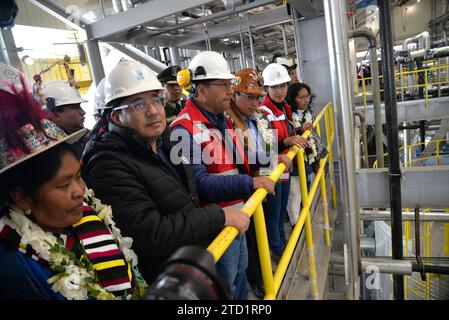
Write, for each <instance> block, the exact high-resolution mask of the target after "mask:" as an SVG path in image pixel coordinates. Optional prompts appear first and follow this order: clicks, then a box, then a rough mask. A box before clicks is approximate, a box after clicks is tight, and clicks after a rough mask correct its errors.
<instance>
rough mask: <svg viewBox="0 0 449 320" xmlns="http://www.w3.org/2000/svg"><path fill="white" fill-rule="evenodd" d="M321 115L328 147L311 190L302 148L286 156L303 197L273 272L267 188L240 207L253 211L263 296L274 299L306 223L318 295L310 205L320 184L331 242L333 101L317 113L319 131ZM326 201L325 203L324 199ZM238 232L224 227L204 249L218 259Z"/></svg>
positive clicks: (281, 169)
mask: <svg viewBox="0 0 449 320" xmlns="http://www.w3.org/2000/svg"><path fill="white" fill-rule="evenodd" d="M323 117H324V119H325V129H326V138H327V150H328V154H327V155H326V157H325V158H324V159H321V160H320V165H319V169H318V172H317V173H316V176H315V179H314V181H313V183H312V186H311V188H310V191H307V182H306V171H305V165H304V163H305V162H304V150H303V149H300V148H298V147H296V146H293V147H292V148H291V149H290V150H289V152H288V153H287V156H288V157H289V158H290V159H291V160H293V158H294V157H295V156H297V161H298V169H299V182H300V188H301V197H302V209H301V212H300V214H299V217H298V221H297V222H296V225H295V227H294V228H293V230H292V234H291V236H290V238H289V240H288V242H287V244H286V246H285V249H284V252H283V254H282V256H281V259H280V260H279V264H278V266H277V269H276V272H275V273H274V275H273V270H272V267H271V258H270V249H269V244H268V237H267V231H266V227H265V218H264V213H263V207H262V201H263V199H264V198H265V197H266V196H267V191H266V190H265V189H263V188H259V189H257V190H256V191H255V192H254V193H253V194H252V195H251V197H250V198H249V199H248V200H247V201H246V202H245V204H244V205H243V208H242V209H241V211H243V212H244V213H246V214H247V215H248V216H250V217H251V216H252V215H253V214H254V226H255V230H256V239H257V247H258V250H259V261H260V264H261V269H262V279H263V283H264V287H265V299H267V300H273V299H276V296H277V293H278V291H279V288H280V286H281V284H282V279H283V278H284V276H285V273H286V271H287V268H288V264H289V262H290V260H291V258H292V256H293V252H294V250H295V247H296V244H297V242H298V240H299V236H300V234H301V231H302V229H303V227H304V226H305V227H306V230H305V234H306V246H307V253H308V263H309V275H310V280H311V281H310V291H311V296H312V298H313V299H318V298H319V294H318V286H317V274H316V266H315V255H314V244H313V236H312V224H311V218H310V206H311V205H312V199H313V198H314V196H315V193H316V191H317V189H318V184H320V185H321V196H322V200H323V208H325V209H324V212H323V214H324V222H325V241H326V245H327V246H330V234H329V229H330V228H329V217H328V212H327V197H326V185H325V173H324V170H325V166H326V163H327V161H328V160H329V161H330V163H329V168H330V176H331V191H332V196H333V199H334V208H335V207H336V195H335V181H334V179H335V178H334V172H333V164H332V143H333V140H334V136H335V133H334V123H333V109H332V104H331V103H328V104H327V105H326V106H325V107H324V108H323V110H322V111H321V112H320V113H319V114H318V116H317V117H316V119H315V121H314V123H313V125H314V127H316V128H317V132H318V133H319V134H320V133H321V132H320V126H319V121H320V120H321V119H322V118H323ZM310 134H311V131H310V130H307V131H306V132H304V133H303V134H302V136H303V137H304V138H306V139H307V137H308V136H309V135H310ZM284 171H285V165H284V164H283V163H279V164H278V165H277V167H276V168H275V169H274V170H273V172H272V173H271V174H270V176H269V178H270V179H271V180H273V181H274V182H277V181H278V180H279V178H280V176H281V174H282V173H283V172H284ZM324 202H325V203H324ZM237 234H238V230H237V228H235V227H225V228H224V229H223V230H222V231H221V232H220V234H219V235H218V236H217V237H216V238H215V239H214V240H213V241H212V243H211V244H210V245H209V246H208V248H207V250H208V251H209V252H211V253H212V255H213V257H214V260H215V261H218V260H219V259H220V258H221V256H222V255H223V253H224V252H225V251H226V249H227V248H228V247H229V246H230V244H231V243H232V241H233V240H234V239H235V237H236V236H237Z"/></svg>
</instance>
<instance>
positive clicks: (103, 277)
mask: <svg viewBox="0 0 449 320" xmlns="http://www.w3.org/2000/svg"><path fill="white" fill-rule="evenodd" d="M73 229H74V233H75V235H76V236H77V237H78V239H79V240H80V242H81V245H82V246H83V249H84V252H85V254H86V255H87V258H88V259H89V260H90V262H91V263H92V266H93V268H94V269H95V271H96V273H97V276H98V280H99V282H100V285H101V286H102V287H103V288H104V289H105V290H107V291H109V292H112V293H114V295H116V296H121V295H123V294H125V293H126V292H125V291H126V290H128V289H132V284H133V273H132V270H131V265H130V264H129V263H128V262H127V261H126V259H125V256H124V255H123V253H122V251H121V250H120V249H119V247H118V246H117V244H116V242H115V240H114V237H113V236H112V234H111V232H110V231H109V229H108V228H107V227H106V225H105V224H104V222H103V220H101V219H100V218H99V217H98V215H97V213H96V212H95V211H94V210H93V209H92V208H91V207H89V206H87V205H85V206H84V207H83V218H82V219H81V220H80V221H78V222H77V223H76V224H74V225H73Z"/></svg>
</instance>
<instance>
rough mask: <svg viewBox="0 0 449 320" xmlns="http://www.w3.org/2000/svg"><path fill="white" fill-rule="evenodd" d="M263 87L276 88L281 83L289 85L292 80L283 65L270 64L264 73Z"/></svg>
mask: <svg viewBox="0 0 449 320" xmlns="http://www.w3.org/2000/svg"><path fill="white" fill-rule="evenodd" d="M262 77H263V85H264V86H269V87H270V86H275V85H278V84H281V83H287V82H289V81H290V80H291V78H290V76H289V75H288V71H287V69H285V67H284V66H283V65H281V64H278V63H270V64H269V65H268V66H266V68H265V69H264V70H263V72H262Z"/></svg>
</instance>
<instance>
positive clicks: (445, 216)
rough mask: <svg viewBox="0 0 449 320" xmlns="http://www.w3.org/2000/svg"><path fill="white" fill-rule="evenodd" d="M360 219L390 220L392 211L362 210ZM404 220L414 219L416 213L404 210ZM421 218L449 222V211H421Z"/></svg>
mask: <svg viewBox="0 0 449 320" xmlns="http://www.w3.org/2000/svg"><path fill="white" fill-rule="evenodd" d="M360 219H361V220H364V221H389V220H391V212H390V211H369V210H360ZM402 220H403V221H414V220H415V214H414V213H413V212H407V211H402ZM419 220H420V221H428V222H449V213H436V212H426V213H423V212H421V213H420V214H419Z"/></svg>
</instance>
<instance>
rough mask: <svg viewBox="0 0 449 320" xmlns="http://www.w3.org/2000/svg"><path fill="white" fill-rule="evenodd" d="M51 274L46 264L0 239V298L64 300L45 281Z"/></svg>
mask: <svg viewBox="0 0 449 320" xmlns="http://www.w3.org/2000/svg"><path fill="white" fill-rule="evenodd" d="M53 275H54V273H53V271H51V270H50V268H48V267H47V266H45V265H42V264H39V263H37V262H36V261H35V260H33V259H32V258H30V257H28V256H26V255H24V254H23V253H20V252H19V251H17V250H13V249H9V248H7V247H6V246H5V245H4V244H3V243H2V242H1V241H0V300H5V299H6V300H43V299H46V300H64V297H63V296H62V295H60V294H59V293H56V292H54V291H53V290H52V289H51V286H50V285H49V284H48V283H47V279H49V278H50V277H52V276H53Z"/></svg>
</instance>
